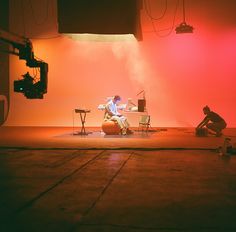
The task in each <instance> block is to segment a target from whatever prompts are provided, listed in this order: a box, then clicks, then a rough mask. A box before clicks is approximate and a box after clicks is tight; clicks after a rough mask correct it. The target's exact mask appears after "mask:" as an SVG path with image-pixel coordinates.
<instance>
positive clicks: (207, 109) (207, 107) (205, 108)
mask: <svg viewBox="0 0 236 232" xmlns="http://www.w3.org/2000/svg"><path fill="white" fill-rule="evenodd" d="M203 110H206V111H211V110H210V107H209V106H204V107H203Z"/></svg>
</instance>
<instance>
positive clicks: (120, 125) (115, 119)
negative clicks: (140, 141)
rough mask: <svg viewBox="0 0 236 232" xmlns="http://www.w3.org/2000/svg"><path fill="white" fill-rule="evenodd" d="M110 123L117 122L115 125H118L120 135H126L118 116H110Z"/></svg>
mask: <svg viewBox="0 0 236 232" xmlns="http://www.w3.org/2000/svg"><path fill="white" fill-rule="evenodd" d="M111 120H112V121H115V122H117V124H118V125H119V127H120V129H121V134H122V135H126V127H125V126H124V123H123V121H122V120H121V117H118V116H112V117H111Z"/></svg>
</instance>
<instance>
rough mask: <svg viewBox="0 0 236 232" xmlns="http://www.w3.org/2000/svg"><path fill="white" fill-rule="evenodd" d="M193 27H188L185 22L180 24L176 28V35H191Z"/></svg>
mask: <svg viewBox="0 0 236 232" xmlns="http://www.w3.org/2000/svg"><path fill="white" fill-rule="evenodd" d="M193 29H194V28H193V27H192V26H190V25H188V24H187V23H186V22H182V23H180V24H179V25H178V26H177V27H176V28H175V31H176V34H181V33H193Z"/></svg>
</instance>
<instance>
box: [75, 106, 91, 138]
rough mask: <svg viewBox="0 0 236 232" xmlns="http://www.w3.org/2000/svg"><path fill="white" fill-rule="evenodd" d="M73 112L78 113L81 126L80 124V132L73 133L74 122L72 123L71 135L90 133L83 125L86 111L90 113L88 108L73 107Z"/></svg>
mask: <svg viewBox="0 0 236 232" xmlns="http://www.w3.org/2000/svg"><path fill="white" fill-rule="evenodd" d="M74 112H75V113H79V115H80V120H81V125H82V126H81V130H80V132H78V133H76V134H75V133H74V123H73V135H88V134H90V133H89V132H86V131H85V126H84V124H85V119H86V115H87V113H90V110H88V109H75V110H74Z"/></svg>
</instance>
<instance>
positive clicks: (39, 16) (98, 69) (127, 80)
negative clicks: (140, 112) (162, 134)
mask: <svg viewBox="0 0 236 232" xmlns="http://www.w3.org/2000/svg"><path fill="white" fill-rule="evenodd" d="M33 2H34V4H33V9H34V15H35V17H36V18H35V19H36V20H32V11H28V10H29V9H28V8H27V7H28V6H27V5H25V18H26V19H25V21H26V22H25V26H24V25H23V23H22V16H21V15H20V13H19V12H20V8H19V6H18V5H19V4H18V3H17V1H16V0H12V1H11V17H10V23H11V30H12V31H14V32H16V33H18V34H23V28H25V33H26V34H27V35H28V36H29V37H30V38H45V37H47V38H48V37H54V36H55V35H56V36H57V24H56V14H55V9H56V1H51V3H50V6H49V8H48V9H49V15H51V17H48V18H47V20H45V22H44V21H43V18H44V17H43V16H45V9H44V8H43V7H45V6H44V4H46V1H42V2H41V1H40V2H41V4H39V3H37V1H33ZM149 2H150V3H151V4H150V5H151V6H152V14H153V15H158V14H159V15H160V13H161V12H162V9H161V8H160V7H159V8H158V6H163V4H164V1H161V0H159V1H152V0H149ZM168 2H169V5H168V10H167V14H166V16H165V18H163V19H162V20H160V21H157V22H155V26H156V29H157V30H159V29H163V28H168V27H171V24H172V21H173V16H174V9H175V4H176V1H174V0H173V1H168ZM235 6H236V4H235V1H231V0H228V1H223V0H222V1H210V0H209V1H205V0H201V1H194V0H189V1H186V16H187V17H186V21H187V22H188V23H189V24H191V25H193V26H194V28H195V30H194V33H193V34H178V35H177V34H175V32H174V31H173V32H172V33H171V34H170V35H168V36H165V35H166V34H167V33H168V31H162V32H160V33H159V34H161V37H160V36H158V35H157V34H156V33H154V32H153V27H152V24H151V21H150V19H149V18H148V16H147V14H146V13H145V10H144V9H143V10H142V17H141V19H142V30H143V41H140V42H138V41H128V42H124V41H119V42H94V41H74V40H72V39H70V38H67V37H65V36H63V35H62V36H60V37H56V38H53V39H32V42H33V45H34V50H35V54H36V55H37V56H38V57H40V58H42V59H44V60H45V61H46V62H47V63H48V64H49V83H48V93H47V94H46V95H45V96H44V99H43V100H27V99H26V98H25V97H24V96H23V95H21V94H18V93H14V92H13V84H11V85H10V86H11V95H10V96H11V98H10V112H9V116H8V119H7V121H6V123H5V125H10V126H13V125H14V126H26V125H27V126H71V125H72V109H74V108H77V107H84V108H89V109H91V113H90V114H89V115H88V117H87V122H86V124H87V125H88V126H100V125H101V121H102V117H103V112H101V111H99V110H97V106H98V104H100V103H103V102H104V101H105V98H106V97H107V96H111V95H114V94H120V95H121V96H122V100H123V102H124V103H125V102H126V101H127V98H129V97H130V98H132V99H133V101H134V102H136V101H137V99H138V98H137V97H136V94H137V93H138V92H139V91H141V90H145V92H146V98H147V108H148V112H149V114H150V115H151V120H152V126H158V127H165V126H171V127H172V126H173V127H192V126H196V125H197V123H198V122H199V121H200V120H201V119H202V118H203V114H202V107H203V106H204V105H206V104H208V105H209V106H210V107H211V108H212V110H214V111H216V112H218V113H219V114H220V115H222V116H223V117H224V118H225V119H226V121H227V122H228V126H229V127H236V112H235V102H236V91H235V87H236V80H235V78H236V19H235V12H234V11H235ZM27 9H28V10H27ZM27 12H28V13H27ZM29 12H31V13H29ZM29 18H30V19H31V20H29ZM27 19H28V21H27ZM37 20H38V21H37ZM40 20H42V21H40ZM181 21H182V16H181V7H179V8H178V11H177V16H176V20H175V25H177V24H179V23H180V22H181ZM162 36H163V37H162ZM28 70H29V69H27V68H26V67H25V62H24V61H20V60H19V59H18V58H17V57H14V56H11V59H10V78H11V82H13V80H16V79H17V78H19V77H20V75H22V74H24V73H25V72H26V71H28ZM30 72H31V73H32V70H30Z"/></svg>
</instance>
